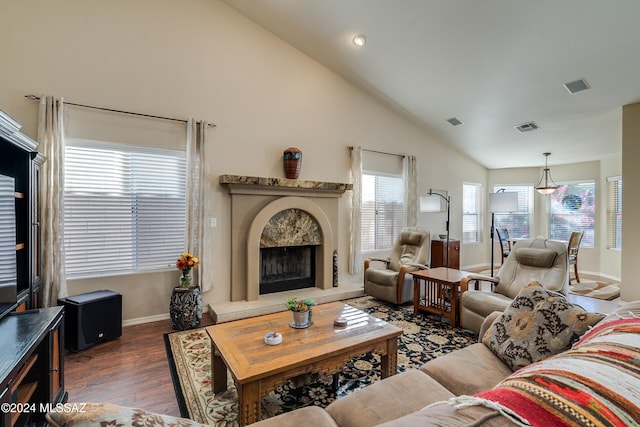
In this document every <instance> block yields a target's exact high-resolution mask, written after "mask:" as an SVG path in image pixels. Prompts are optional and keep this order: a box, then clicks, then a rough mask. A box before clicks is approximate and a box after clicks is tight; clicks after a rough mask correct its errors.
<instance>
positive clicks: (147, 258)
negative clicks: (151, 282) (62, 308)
mask: <svg viewBox="0 0 640 427" xmlns="http://www.w3.org/2000/svg"><path fill="white" fill-rule="evenodd" d="M65 155H66V159H65V161H66V165H65V192H64V203H65V207H64V244H65V251H66V253H65V269H66V272H67V275H68V276H70V277H73V276H76V277H77V276H95V275H110V274H118V273H125V272H134V271H148V270H157V269H163V268H167V267H169V266H173V265H174V263H175V260H176V258H177V257H178V256H179V255H180V253H181V252H182V251H183V250H184V236H185V227H186V207H185V194H184V193H185V179H186V165H185V163H186V162H185V153H184V151H177V150H159V149H151V148H144V147H136V146H131V145H116V144H108V143H97V142H92V141H82V140H72V141H68V144H67V149H66V154H65Z"/></svg>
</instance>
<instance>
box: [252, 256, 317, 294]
mask: <svg viewBox="0 0 640 427" xmlns="http://www.w3.org/2000/svg"><path fill="white" fill-rule="evenodd" d="M315 253H316V247H315V246H311V245H307V246H284V247H275V248H260V295H263V294H272V293H275V292H283V291H293V290H295V289H303V288H313V287H315V286H316V280H315V279H316V277H315V276H316V256H315Z"/></svg>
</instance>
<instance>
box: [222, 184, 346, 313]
mask: <svg viewBox="0 0 640 427" xmlns="http://www.w3.org/2000/svg"><path fill="white" fill-rule="evenodd" d="M220 183H221V184H223V185H225V186H226V187H227V188H228V189H229V194H230V195H231V226H232V229H231V236H232V239H231V244H232V245H231V295H230V296H231V301H232V302H235V301H242V300H245V301H256V300H258V299H259V296H260V295H261V294H265V293H267V292H268V293H272V292H273V293H275V292H281V291H282V290H281V289H280V288H282V287H287V286H289V285H290V284H291V283H290V282H298V283H296V284H295V285H294V286H304V287H305V288H308V287H315V288H319V289H331V288H332V287H333V286H334V283H333V252H334V250H336V249H337V247H338V238H337V235H336V231H337V230H338V217H339V215H338V205H339V198H340V196H341V195H342V194H343V193H344V192H345V191H346V190H350V189H351V187H352V186H351V184H341V183H332V182H319V181H304V180H293V179H282V178H261V177H249V176H237V175H221V176H220ZM284 248H286V250H285V249H284ZM303 248H306V249H303ZM299 249H300V251H301V252H300V253H297V252H298V250H299ZM279 251H280V254H278V252H279ZM285 251H286V253H287V254H286V256H284V255H283V253H284V252H285ZM291 252H295V253H296V254H295V255H292V254H291ZM279 257H283V259H281V260H277V258H279ZM292 259H294V260H295V262H291V260H292ZM307 260H308V265H307ZM265 263H266V264H265ZM301 265H303V266H304V267H301ZM268 269H271V271H272V272H273V271H276V272H278V271H280V272H282V271H285V273H286V274H287V275H296V276H300V277H297V278H296V279H292V280H291V281H290V280H287V279H282V278H281V279H278V280H276V279H277V277H276V276H277V273H275V274H267V276H272V277H267V278H265V277H264V276H265V270H268ZM298 270H299V271H298ZM283 277H284V276H283ZM272 282H280V283H278V284H277V285H273V283H272ZM301 283H304V284H301ZM272 285H273V287H274V288H276V289H274V290H267V288H270V287H272Z"/></svg>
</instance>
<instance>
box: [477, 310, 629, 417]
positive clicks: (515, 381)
mask: <svg viewBox="0 0 640 427" xmlns="http://www.w3.org/2000/svg"><path fill="white" fill-rule="evenodd" d="M639 346H640V319H638V318H631V319H618V320H613V321H610V322H604V323H601V324H600V325H598V326H596V327H595V328H593V329H591V330H590V331H589V332H587V333H586V334H584V335H583V336H582V338H581V339H580V340H579V341H578V342H576V343H575V344H574V345H573V347H572V348H571V349H570V350H568V351H565V352H563V353H560V354H558V355H556V356H553V357H550V358H548V359H545V360H543V361H540V362H537V363H534V364H531V365H529V366H527V367H525V368H522V369H520V370H518V371H516V372H515V373H514V374H513V375H510V376H509V377H508V378H506V379H505V380H504V381H502V382H501V383H500V384H498V385H497V386H496V387H495V388H493V389H491V390H487V391H484V392H481V393H479V394H477V395H475V396H474V397H475V399H474V400H476V402H479V401H484V402H485V406H491V405H493V406H494V407H497V408H499V409H501V411H502V412H503V413H505V414H511V415H512V416H513V418H514V421H515V420H517V421H516V424H520V425H531V426H545V427H547V426H559V427H560V426H567V427H569V426H576V425H580V426H620V427H622V426H640V348H639Z"/></svg>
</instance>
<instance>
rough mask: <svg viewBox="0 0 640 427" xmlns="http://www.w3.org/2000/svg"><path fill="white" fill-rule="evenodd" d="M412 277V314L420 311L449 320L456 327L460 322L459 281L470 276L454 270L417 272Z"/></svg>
mask: <svg viewBox="0 0 640 427" xmlns="http://www.w3.org/2000/svg"><path fill="white" fill-rule="evenodd" d="M411 274H412V275H413V313H414V314H418V313H419V312H420V310H422V311H425V312H427V313H431V314H437V315H438V316H442V317H446V318H447V319H449V324H450V325H451V326H453V327H457V326H458V324H459V321H460V281H461V280H462V279H463V278H464V277H467V276H468V275H469V274H471V273H470V272H468V271H463V270H456V269H454V268H446V267H438V268H432V269H429V270H419V271H415V272H413V273H411Z"/></svg>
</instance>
